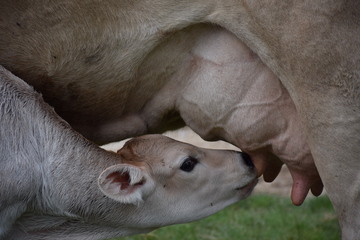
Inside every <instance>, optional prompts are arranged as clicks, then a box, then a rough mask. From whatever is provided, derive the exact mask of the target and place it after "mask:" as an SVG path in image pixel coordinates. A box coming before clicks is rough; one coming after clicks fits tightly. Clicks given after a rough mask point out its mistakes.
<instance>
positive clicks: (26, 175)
mask: <svg viewBox="0 0 360 240" xmlns="http://www.w3.org/2000/svg"><path fill="white" fill-rule="evenodd" d="M0 97H1V98H0V116H1V128H0V141H1V144H0V152H1V155H0V163H1V169H0V239H8V240H22V239H24V240H25V239H26V240H35V239H59V240H60V239H61V240H65V239H68V240H69V239H73V240H75V239H76V240H81V239H84V240H85V239H86V240H90V239H105V238H106V239H107V238H113V237H119V236H125V235H130V234H136V233H143V232H148V231H151V230H153V229H155V228H158V227H161V226H166V225H170V224H176V223H184V222H190V221H194V220H197V219H200V218H204V217H206V216H209V215H211V214H213V213H215V212H217V211H219V210H221V209H223V208H224V207H226V206H228V205H230V204H233V203H235V202H237V201H239V200H241V199H244V198H245V197H247V196H249V194H250V193H251V192H252V190H253V188H254V186H255V185H256V183H257V178H256V172H255V169H254V165H253V164H252V161H251V159H250V158H249V156H248V155H246V154H245V153H241V152H237V151H231V150H211V149H203V148H198V147H195V146H192V145H189V144H186V143H182V142H178V141H175V140H173V139H170V138H168V137H165V136H162V135H146V136H142V137H138V138H134V139H132V140H130V141H128V142H126V144H125V145H124V146H123V147H122V148H121V149H120V150H119V151H118V152H117V153H114V152H108V151H105V150H103V149H101V148H100V147H99V146H97V145H95V144H94V143H92V142H90V141H89V140H87V139H85V138H84V137H82V136H81V135H80V134H79V133H78V132H76V131H74V130H73V129H72V128H71V127H70V126H69V124H67V123H66V122H65V121H64V120H62V119H61V118H60V117H59V116H58V115H57V114H56V113H55V112H54V110H53V109H52V108H51V107H50V106H49V105H47V104H46V103H45V102H44V101H43V99H42V97H41V96H40V94H39V93H37V92H36V91H35V90H34V89H33V88H32V87H30V86H29V85H28V84H26V83H25V82H24V81H22V80H21V79H19V78H17V77H15V76H14V75H13V74H11V73H10V72H9V71H7V70H5V69H4V68H3V67H0ZM189 183H191V184H189Z"/></svg>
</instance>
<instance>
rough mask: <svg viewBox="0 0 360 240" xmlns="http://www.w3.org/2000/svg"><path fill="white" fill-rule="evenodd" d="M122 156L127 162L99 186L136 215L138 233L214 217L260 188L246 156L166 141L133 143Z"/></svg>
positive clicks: (155, 139) (110, 171)
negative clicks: (140, 228) (139, 229)
mask: <svg viewBox="0 0 360 240" xmlns="http://www.w3.org/2000/svg"><path fill="white" fill-rule="evenodd" d="M118 154H120V155H121V157H122V159H123V162H122V163H121V164H117V165H113V166H111V167H109V168H107V169H106V170H104V171H103V172H102V173H101V175H100V177H99V179H98V184H99V187H100V189H101V191H102V192H103V193H104V194H105V195H106V196H108V197H109V198H111V199H113V200H115V201H117V202H119V203H122V204H125V205H127V209H131V211H132V216H133V217H134V219H133V222H134V224H135V225H136V226H134V227H140V226H141V227H143V228H156V227H160V226H164V225H169V224H175V223H183V222H190V221H194V220H197V219H200V218H203V217H206V216H209V215H211V214H213V213H215V212H217V211H219V210H221V209H223V208H225V207H226V206H228V205H230V204H232V203H235V202H237V201H239V200H241V199H243V198H246V197H247V196H248V195H249V194H250V193H251V191H252V189H253V188H254V186H255V185H256V182H257V179H256V174H255V169H254V166H253V165H252V162H251V160H250V159H249V158H248V156H247V155H246V154H243V153H240V152H236V151H228V150H210V149H203V148H198V147H195V146H192V145H189V144H186V143H182V142H178V141H175V140H173V139H170V138H168V137H165V136H162V135H147V136H143V137H138V138H134V139H132V140H130V141H128V142H127V143H126V144H125V145H124V147H123V148H122V149H120V150H119V151H118ZM128 223H129V224H131V221H129V222H128Z"/></svg>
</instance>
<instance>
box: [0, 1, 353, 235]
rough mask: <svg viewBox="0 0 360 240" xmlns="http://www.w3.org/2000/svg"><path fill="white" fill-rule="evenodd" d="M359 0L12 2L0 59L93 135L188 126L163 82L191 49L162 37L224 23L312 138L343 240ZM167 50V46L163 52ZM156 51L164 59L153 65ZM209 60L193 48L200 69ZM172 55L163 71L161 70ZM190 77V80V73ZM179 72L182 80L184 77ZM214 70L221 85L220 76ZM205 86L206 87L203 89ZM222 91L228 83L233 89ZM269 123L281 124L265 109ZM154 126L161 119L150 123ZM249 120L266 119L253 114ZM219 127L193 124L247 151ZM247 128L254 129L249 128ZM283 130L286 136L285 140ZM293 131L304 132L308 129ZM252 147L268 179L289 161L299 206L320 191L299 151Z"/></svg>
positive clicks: (349, 196)
mask: <svg viewBox="0 0 360 240" xmlns="http://www.w3.org/2000/svg"><path fill="white" fill-rule="evenodd" d="M359 5H360V3H359V2H358V1H356V0H347V1H345V0H340V1H334V0H315V1H306V0H300V1H295V0H290V1H286V2H281V3H279V2H278V1H274V0H271V1H266V2H265V1H247V0H243V1H235V0H221V1H220V0H209V1H204V0H196V1H163V0H156V1H151V2H150V1H144V0H143V1H136V2H134V1H111V0H108V1H94V0H88V1H81V2H78V1H69V0H60V1H46V2H45V1H44V2H43V1H30V0H16V1H10V0H5V1H3V3H2V5H1V6H0V14H1V21H0V32H1V33H2V37H1V38H0V64H3V65H4V66H5V67H7V68H8V69H9V70H11V71H12V72H13V73H15V74H16V75H18V76H20V77H21V78H23V79H24V80H25V81H27V82H29V83H30V84H32V85H33V86H34V87H35V88H36V89H37V90H39V91H40V92H42V93H43V94H44V97H45V99H46V100H47V101H48V102H50V103H51V104H52V105H53V106H54V107H55V109H56V111H57V112H58V113H59V114H60V116H62V117H64V118H65V119H66V120H67V121H69V122H70V124H71V125H72V126H74V128H76V129H77V130H78V131H80V132H81V133H83V134H84V135H85V136H87V135H90V133H91V129H95V131H94V132H98V133H102V134H99V135H100V136H98V137H99V141H106V140H107V139H108V140H111V139H112V138H113V137H112V136H111V134H114V135H115V137H116V136H123V135H130V134H131V135H134V136H135V135H140V134H144V133H145V132H161V131H163V130H165V129H171V128H177V127H178V126H179V125H184V124H185V123H184V121H186V120H185V119H183V118H186V117H184V116H186V113H181V114H180V113H179V112H178V111H181V110H177V109H176V106H177V105H176V104H177V101H176V102H175V103H174V102H173V104H172V105H171V104H170V108H169V106H168V105H167V102H166V99H168V98H171V97H172V96H173V95H174V93H173V92H168V93H167V92H166V91H165V90H164V89H163V86H164V82H166V81H168V80H169V78H171V77H172V76H173V71H176V70H177V69H178V68H179V66H177V65H176V64H177V63H178V62H176V58H177V56H178V55H179V54H183V53H184V52H186V51H188V50H189V49H188V48H185V49H184V51H181V49H180V50H176V49H175V50H174V52H173V49H167V48H166V46H165V45H166V44H167V42H168V41H174V44H173V45H176V42H177V41H179V42H181V39H177V38H175V37H174V36H177V34H178V33H179V32H182V31H187V29H189V28H192V27H194V26H196V25H198V24H209V25H211V26H214V25H217V26H219V27H221V28H223V29H225V30H226V31H228V32H230V33H231V34H233V35H234V36H236V38H238V40H239V41H241V42H243V43H244V44H245V45H246V46H247V47H249V48H250V49H251V50H252V51H253V52H254V54H256V55H257V56H258V57H259V58H260V60H261V61H262V62H263V63H264V65H265V66H266V67H268V68H269V69H270V70H271V71H272V72H273V73H274V74H275V76H276V77H278V78H279V80H280V82H281V84H282V85H283V86H284V89H286V90H287V92H288V95H289V96H290V98H291V100H292V101H293V106H294V108H295V109H296V113H297V115H296V116H297V118H298V120H297V123H296V124H301V126H303V127H297V129H301V131H300V133H299V132H297V133H299V134H305V137H306V139H305V140H306V143H307V144H308V146H309V150H310V152H311V155H312V157H313V158H314V161H315V165H316V167H317V170H318V172H319V174H320V176H321V180H322V181H323V183H324V186H325V189H326V191H327V193H328V195H329V197H330V199H331V201H332V203H333V205H334V208H335V210H336V212H337V215H338V217H339V222H340V226H341V229H342V238H343V239H357V238H359V233H358V229H359V228H360V216H359V214H360V211H359V210H360V201H358V199H359V197H360V193H359V191H358V189H360V186H359V185H360V183H359V181H357V179H358V178H359V174H360V173H359V169H360V162H359V161H358V156H359V155H360V148H359V145H360V135H359V133H360V94H359V91H360V86H359V85H360V83H359V79H360V77H359V66H360V55H359V49H360V39H359V37H358V36H360V27H359V25H360V23H359V20H358V19H360V16H359V15H360V14H359V9H360V6H359ZM190 40H191V38H190ZM164 44H165V45H164ZM189 44H190V45H191V41H190V43H189ZM184 46H186V44H185V45H184ZM163 48H165V50H166V51H160V50H161V49H163ZM209 54H210V55H211V52H210V53H209ZM213 57H216V58H217V56H213ZM159 58H160V59H162V61H160V62H151V60H154V59H159ZM180 58H181V57H180ZM219 58H220V59H221V57H219ZM174 59H175V60H174ZM206 59H207V58H203V59H199V58H196V55H195V57H194V59H193V61H192V63H193V66H194V69H195V70H196V66H197V64H199V63H200V64H201V62H204V61H203V60H206ZM220 61H221V60H220ZM168 62H169V63H168ZM171 62H172V63H174V64H171ZM164 63H166V64H165V65H164V68H163V69H160V68H161V66H162V64H164ZM240 65H242V64H240ZM154 66H156V68H158V69H160V71H158V72H152V71H151V68H150V67H154ZM239 68H241V67H240V66H239ZM224 69H225V68H224ZM224 69H223V70H224ZM186 70H188V71H190V70H193V69H186ZM148 73H149V75H147V76H146V74H148ZM183 73H184V77H185V78H186V77H188V74H189V73H188V72H183ZM201 74H205V73H204V72H203V73H201ZM177 76H178V77H179V78H182V75H181V74H178V75H177ZM198 77H199V78H201V76H198ZM207 77H208V76H207ZM218 77H220V79H218V81H221V76H218ZM249 77H254V76H249ZM139 78H143V79H144V82H142V81H140V80H139ZM271 81H272V80H271ZM178 82H179V81H178ZM178 82H176V81H173V83H174V86H173V87H174V88H177V87H180V88H181V87H183V86H181V85H180V86H179V83H178ZM180 82H181V83H183V84H185V85H186V84H187V83H188V82H187V81H185V80H184V81H183V82H182V81H180ZM265 82H266V81H265ZM273 82H274V81H273ZM212 83H213V82H212ZM274 83H276V81H275V82H274ZM275 86H276V85H275ZM206 87H207V85H206V84H205V85H204V84H201V85H199V86H197V89H199V88H200V89H201V88H204V89H206ZM222 87H223V88H226V89H227V90H229V91H231V90H232V87H233V86H226V85H224V86H222ZM247 87H248V86H247ZM275 88H276V89H278V90H279V89H283V88H282V87H279V86H277V87H275ZM186 90H189V88H187V89H186ZM161 91H163V92H162V98H159V97H157V96H158V95H157V94H159V92H161ZM196 92H197V91H195V92H194V93H195V94H196ZM226 94H227V93H226V92H225V93H224V95H225V96H226ZM184 95H186V93H184ZM211 95H212V92H211V93H204V92H199V95H198V97H199V99H201V97H205V99H209V98H208V97H209V96H211ZM219 99H220V98H219ZM225 100H226V99H225ZM155 101H156V102H157V104H159V105H157V106H158V107H157V108H155V109H154V111H153V112H149V113H148V114H147V115H146V117H149V118H150V119H151V121H150V122H149V121H148V120H146V121H144V120H143V118H142V117H140V118H139V114H138V113H139V112H141V110H143V109H142V107H144V106H145V105H146V104H148V102H155ZM200 103H202V102H200ZM192 104H193V106H194V108H193V112H192V113H191V114H195V116H198V114H200V115H201V116H204V115H206V113H208V112H209V111H208V110H207V111H206V112H205V114H204V112H203V110H201V111H200V110H197V109H196V107H197V104H198V102H192ZM164 105H165V106H164ZM189 105H190V104H189ZM208 106H209V107H211V108H210V109H212V111H210V113H217V112H219V109H220V110H223V108H222V107H224V108H226V106H223V105H222V101H221V99H220V100H218V101H217V102H215V104H211V102H209V103H208ZM166 107H168V108H166ZM163 109H165V110H166V111H162V110H163ZM292 111H293V110H292ZM231 112H232V111H231ZM251 112H252V111H251ZM251 112H250V113H251ZM255 113H257V111H255ZM144 116H145V115H144ZM179 116H180V117H179ZM255 117H257V116H255ZM200 118H201V117H200ZM210 118H214V119H215V118H216V116H210ZM248 118H249V120H248V121H249V122H250V123H251V120H252V118H254V116H253V115H251V114H248ZM285 118H286V117H285ZM190 119H191V118H190ZM200 120H201V119H200ZM262 120H263V121H265V122H266V121H269V122H270V123H271V122H272V123H273V124H274V125H277V124H279V123H278V122H277V121H274V119H272V118H267V115H265V116H264V117H263V118H262ZM275 120H276V119H275ZM187 121H188V122H186V124H188V125H190V126H191V125H192V124H193V125H194V126H192V128H195V127H196V126H199V123H192V122H190V120H189V119H188V120H187ZM211 121H212V120H211ZM211 121H210V122H211ZM231 121H236V119H231ZM124 122H125V123H128V122H131V123H132V124H130V125H127V127H125V128H124V127H123V128H122V129H121V133H119V132H116V131H115V133H114V131H113V130H114V129H116V126H119V125H121V124H122V123H124ZM153 122H155V123H156V122H161V123H162V124H161V125H160V124H159V125H157V124H154V125H152V123H153ZM164 122H165V124H164ZM206 122H209V120H208V119H205V122H204V123H203V124H206ZM203 124H200V126H201V127H203V126H204V125H203ZM230 125H231V124H230ZM265 125H266V124H265ZM233 126H235V127H236V125H233ZM250 126H259V124H257V123H255V122H254V124H253V125H250ZM260 126H263V124H260ZM299 126H300V125H299ZM211 127H214V129H209V128H208V127H206V128H205V129H201V128H200V129H194V130H195V131H196V132H198V133H200V135H203V136H205V138H208V139H210V138H211V139H221V138H223V139H224V140H226V141H229V142H234V144H236V145H237V146H238V147H240V148H242V146H241V144H243V143H242V142H241V139H240V138H241V137H243V136H240V137H238V138H239V139H227V138H229V134H227V133H226V132H225V131H223V129H222V126H216V125H214V126H212V125H211V126H210V128H211ZM276 127H278V126H276ZM280 128H281V127H280ZM89 129H90V130H89ZM275 129H276V128H275ZM284 129H286V127H285V128H283V130H284ZM107 130H109V131H108V132H107ZM262 130H263V129H262V127H260V129H256V131H255V132H256V133H258V134H260V135H261V133H260V132H261V131H262ZM203 131H205V133H204V132H203ZM235 131H239V130H235ZM240 131H241V132H245V133H246V129H245V130H243V129H240ZM109 132H110V133H109ZM127 133H129V134H127ZM282 133H283V132H279V133H278V134H276V133H275V134H274V135H275V136H278V138H279V140H280V141H279V142H281V141H285V142H287V140H288V139H291V138H292V137H294V136H293V135H283V134H282ZM101 135H102V136H101ZM109 135H110V136H109ZM104 136H105V137H104ZM207 136H208V137H207ZM283 136H287V137H286V138H285V140H284V139H283V138H282V137H283ZM87 137H89V138H90V139H91V138H93V139H94V140H96V138H97V136H87ZM266 137H267V136H266ZM295 138H300V139H303V137H301V136H300V135H296V136H295ZM245 140H246V143H247V144H249V146H250V145H251V143H253V144H254V146H256V145H257V144H259V143H258V142H257V141H256V140H257V139H256V136H255V138H253V136H249V138H248V139H245ZM260 140H262V139H260ZM265 141H266V140H265ZM261 143H262V142H260V144H259V145H261ZM300 143H301V146H305V145H306V144H303V142H300ZM247 144H245V145H247ZM284 149H285V150H286V147H285V146H284ZM245 150H246V146H245ZM257 150H259V151H257ZM278 150H281V149H280V148H279V149H278ZM269 152H270V153H271V154H269ZM276 152H277V153H278V152H279V151H276ZM280 152H281V151H280ZM300 152H302V151H300ZM305 152H306V151H305ZM249 153H250V154H251V155H253V159H254V162H255V165H256V168H257V171H258V174H259V175H260V174H263V173H264V176H265V177H266V178H267V179H268V180H272V179H273V178H274V177H275V176H276V174H277V172H278V169H279V166H280V165H281V163H280V161H279V159H280V160H281V161H283V162H284V163H285V164H286V165H287V166H289V169H290V171H291V173H292V176H293V180H294V184H293V192H292V200H293V202H294V203H295V204H301V202H302V201H303V200H304V198H305V196H306V194H307V192H308V190H309V189H312V191H313V192H314V193H315V194H318V193H319V192H320V191H321V183H320V178H319V177H318V176H317V175H316V174H314V166H313V164H311V162H310V163H309V161H306V164H304V163H303V162H299V161H298V159H303V158H293V159H296V161H292V162H289V161H288V160H287V159H286V158H281V156H280V157H279V156H277V154H276V153H275V152H274V151H273V149H272V145H268V144H265V148H262V149H255V148H254V149H250V152H249ZM294 155H296V153H293V155H292V156H294ZM275 156H276V157H275ZM307 159H310V157H308V158H307ZM294 166H296V167H294ZM308 172H311V174H310V175H308Z"/></svg>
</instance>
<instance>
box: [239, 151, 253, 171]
mask: <svg viewBox="0 0 360 240" xmlns="http://www.w3.org/2000/svg"><path fill="white" fill-rule="evenodd" d="M240 154H241V157H242V159H243V160H244V163H245V164H246V166H248V167H249V168H254V167H255V166H254V163H253V161H252V160H251V157H250V156H249V154H247V153H244V152H241V153H240Z"/></svg>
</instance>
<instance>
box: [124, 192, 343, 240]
mask: <svg viewBox="0 0 360 240" xmlns="http://www.w3.org/2000/svg"><path fill="white" fill-rule="evenodd" d="M177 239H178V240H268V239H269V240H317V239H319V240H323V239H326V240H338V239H340V230H339V226H338V223H337V220H336V217H335V213H334V211H333V208H332V206H331V204H330V201H329V199H328V198H327V197H324V196H322V197H319V198H312V199H308V200H306V201H305V203H304V204H303V205H302V206H300V207H295V206H293V205H292V204H291V202H290V199H289V198H284V197H277V196H269V195H254V196H251V197H249V198H248V199H247V200H243V201H240V202H239V203H237V204H234V205H232V206H230V207H228V208H226V209H225V210H223V211H220V212H219V213H217V214H215V215H213V216H211V217H208V218H206V219H203V220H201V221H197V222H193V223H189V224H181V225H175V226H169V227H164V228H161V229H158V230H156V231H153V232H151V233H148V234H143V235H137V236H132V237H124V238H119V239H118V240H177Z"/></svg>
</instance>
